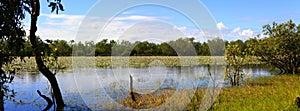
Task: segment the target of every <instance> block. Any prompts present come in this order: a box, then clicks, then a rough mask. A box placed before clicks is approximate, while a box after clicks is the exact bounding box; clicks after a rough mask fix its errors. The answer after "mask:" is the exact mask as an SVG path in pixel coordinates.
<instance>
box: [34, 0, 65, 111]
mask: <svg viewBox="0 0 300 111" xmlns="http://www.w3.org/2000/svg"><path fill="white" fill-rule="evenodd" d="M31 6H32V11H31V26H30V43H31V45H32V49H33V51H34V54H35V60H36V63H37V65H38V69H39V71H40V72H41V73H42V74H43V75H44V76H45V77H46V78H47V79H48V81H49V82H50V84H51V87H52V89H53V93H54V97H55V101H56V104H57V107H58V108H63V107H64V101H63V99H62V95H61V92H60V89H59V86H58V83H57V80H56V78H55V75H54V74H53V73H52V72H51V71H50V70H49V69H48V68H47V67H46V66H45V64H44V63H43V60H42V57H41V52H40V50H38V44H37V39H36V35H35V33H36V31H37V26H36V24H37V20H38V16H39V14H40V2H39V0H32V1H31Z"/></svg>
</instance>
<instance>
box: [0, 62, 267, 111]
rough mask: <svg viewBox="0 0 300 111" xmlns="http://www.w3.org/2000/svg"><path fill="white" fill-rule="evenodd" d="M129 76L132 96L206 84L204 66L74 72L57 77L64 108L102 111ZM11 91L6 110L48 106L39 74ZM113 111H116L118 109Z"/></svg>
mask: <svg viewBox="0 0 300 111" xmlns="http://www.w3.org/2000/svg"><path fill="white" fill-rule="evenodd" d="M243 72H244V73H245V75H246V76H245V77H246V78H254V77H258V76H270V75H272V74H271V73H270V72H269V71H268V69H267V68H264V67H260V66H249V67H246V68H244V69H243ZM211 73H212V74H215V75H221V77H224V75H223V74H220V73H224V69H223V68H222V67H217V68H215V69H211ZM129 75H132V76H133V82H134V90H135V92H138V93H141V94H147V93H151V92H155V91H156V90H157V89H161V88H171V89H174V90H176V89H190V88H196V87H206V86H207V83H208V80H207V77H208V67H207V66H193V67H147V68H82V69H80V70H77V71H76V72H72V73H70V72H65V73H59V74H57V75H56V76H57V79H58V82H59V85H60V88H61V91H62V94H63V98H64V101H65V103H66V104H67V106H66V110H68V109H70V110H78V109H80V110H100V109H105V105H108V104H109V103H112V102H116V101H118V100H121V99H123V98H124V97H126V96H128V91H129ZM222 75H223V76H222ZM223 79H224V78H223ZM223 86H226V84H225V83H224V84H223ZM227 86H228V85H227ZM10 88H11V89H13V90H14V91H15V92H16V95H15V98H14V99H15V100H14V101H12V100H7V101H5V105H4V107H5V109H6V110H31V111H34V110H36V111H40V110H42V109H43V108H45V107H46V105H47V103H46V101H45V100H44V99H42V98H41V97H40V96H39V95H38V94H37V92H36V91H37V90H40V91H41V92H42V93H43V94H45V95H47V96H49V95H50V90H49V89H50V85H49V83H48V81H47V80H46V78H45V77H44V76H43V75H42V74H39V73H38V74H28V73H25V74H19V75H16V76H15V79H14V82H13V84H11V85H10ZM115 108H116V109H117V106H116V107H115ZM52 109H53V108H52Z"/></svg>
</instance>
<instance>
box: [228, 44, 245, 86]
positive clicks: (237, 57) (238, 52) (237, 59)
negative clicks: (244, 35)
mask: <svg viewBox="0 0 300 111" xmlns="http://www.w3.org/2000/svg"><path fill="white" fill-rule="evenodd" d="M239 43H240V42H233V43H230V44H228V45H227V47H226V54H225V57H226V61H227V64H228V66H227V68H226V71H225V74H226V78H228V79H229V81H230V84H231V85H232V86H238V85H240V84H241V81H242V79H243V77H244V73H243V71H242V68H241V67H242V65H243V64H244V62H245V59H246V58H248V57H249V54H248V52H247V51H246V48H244V47H243V46H242V45H240V44H239Z"/></svg>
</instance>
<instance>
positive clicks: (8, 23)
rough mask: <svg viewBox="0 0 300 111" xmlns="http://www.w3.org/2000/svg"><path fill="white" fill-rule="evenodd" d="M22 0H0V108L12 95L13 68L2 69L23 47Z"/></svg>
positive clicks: (2, 108)
mask: <svg viewBox="0 0 300 111" xmlns="http://www.w3.org/2000/svg"><path fill="white" fill-rule="evenodd" d="M23 2H24V1H23V0H1V1H0V14H1V18H0V110H1V111H3V110H4V100H6V99H10V98H11V97H13V91H12V90H11V89H9V87H8V84H9V83H11V82H12V80H13V76H12V74H14V72H15V70H14V69H6V70H5V69H4V68H3V66H4V65H6V64H9V63H10V62H12V61H13V60H14V59H15V58H16V57H15V56H14V55H15V54H19V53H20V51H21V50H20V49H22V48H23V47H24V43H25V40H24V38H23V37H24V36H25V31H24V30H23V25H22V22H21V20H23V19H24V18H25V15H24V8H28V7H26V6H24V5H23Z"/></svg>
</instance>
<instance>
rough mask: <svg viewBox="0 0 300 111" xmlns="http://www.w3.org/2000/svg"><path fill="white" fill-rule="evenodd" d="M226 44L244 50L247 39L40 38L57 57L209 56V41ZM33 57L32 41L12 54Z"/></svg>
mask: <svg viewBox="0 0 300 111" xmlns="http://www.w3.org/2000/svg"><path fill="white" fill-rule="evenodd" d="M216 41H218V42H217V43H224V45H225V46H227V45H228V44H238V46H239V47H240V48H242V49H244V48H246V46H247V43H248V40H247V41H242V40H236V41H230V42H229V41H223V40H221V39H216V40H209V41H207V42H199V41H195V39H194V38H179V39H177V40H174V41H168V42H163V43H153V42H148V41H136V42H130V41H125V40H122V41H115V40H108V39H103V40H101V41H99V42H97V43H95V42H93V41H86V42H77V43H76V42H75V41H74V40H71V41H66V40H45V41H44V42H42V41H41V40H40V43H41V45H43V48H41V49H42V50H44V51H43V54H44V55H49V54H50V51H55V54H56V55H57V56H72V55H74V56H178V55H182V56H193V55H198V56H210V55H211V53H210V52H211V51H210V47H209V43H211V44H213V43H215V42H216ZM221 48H223V49H218V50H219V52H220V53H219V54H214V55H219V56H223V55H224V51H225V47H221ZM21 54H22V55H24V56H33V55H34V54H33V51H32V49H31V47H30V43H29V42H26V43H25V46H24V48H23V49H22V51H21V53H20V52H19V54H13V55H21Z"/></svg>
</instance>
